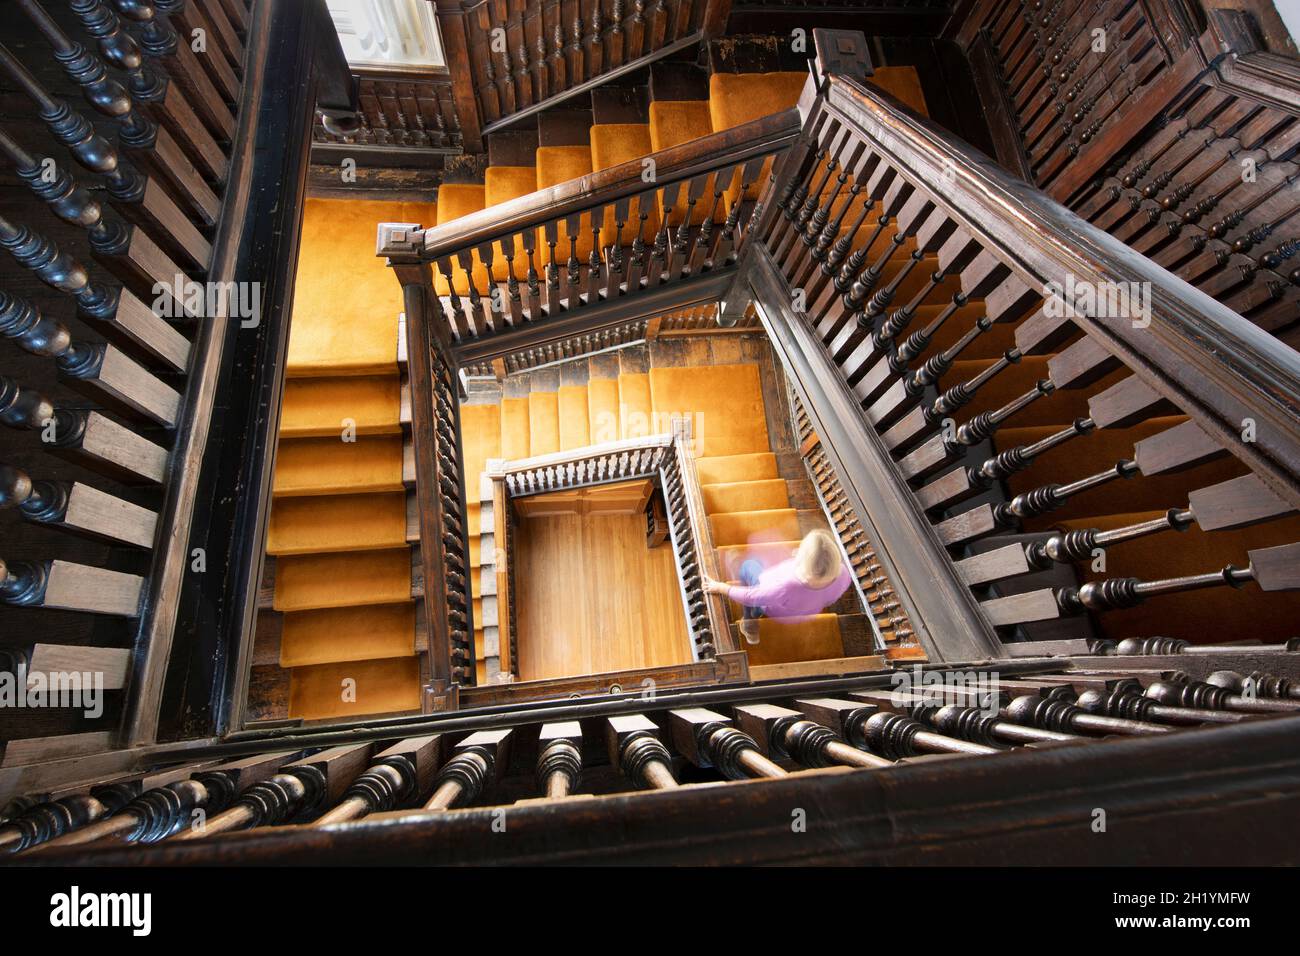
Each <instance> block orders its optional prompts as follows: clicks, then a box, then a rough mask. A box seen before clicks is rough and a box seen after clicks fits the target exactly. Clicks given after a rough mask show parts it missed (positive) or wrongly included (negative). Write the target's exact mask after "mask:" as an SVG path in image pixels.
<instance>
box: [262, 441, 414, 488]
mask: <svg viewBox="0 0 1300 956" xmlns="http://www.w3.org/2000/svg"><path fill="white" fill-rule="evenodd" d="M401 490H402V436H400V435H380V436H376V437H370V436H364V437H359V438H357V439H356V441H341V440H339V438H338V437H333V438H300V439H296V440H294V441H286V442H282V443H281V444H280V451H279V454H278V455H277V456H276V459H275V481H274V485H273V491H274V493H275V494H276V495H277V496H290V495H338V494H354V495H355V494H363V493H373V492H383V491H390V492H396V491H401Z"/></svg>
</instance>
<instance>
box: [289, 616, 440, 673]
mask: <svg viewBox="0 0 1300 956" xmlns="http://www.w3.org/2000/svg"><path fill="white" fill-rule="evenodd" d="M414 654H415V604H414V602H411V601H407V602H405V603H403V604H366V605H361V606H357V607H340V608H324V609H320V610H315V611H297V612H294V613H292V614H286V615H285V616H284V631H283V633H282V635H281V637H280V666H281V667H304V666H307V665H311V664H330V663H337V662H340V661H358V660H369V659H371V658H385V657H402V656H408V655H414Z"/></svg>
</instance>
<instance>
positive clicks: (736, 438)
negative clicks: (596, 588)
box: [461, 335, 874, 683]
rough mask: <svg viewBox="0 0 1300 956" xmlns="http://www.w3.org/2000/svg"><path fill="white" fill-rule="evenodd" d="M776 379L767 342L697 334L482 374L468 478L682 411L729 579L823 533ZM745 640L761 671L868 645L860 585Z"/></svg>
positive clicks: (466, 435)
mask: <svg viewBox="0 0 1300 956" xmlns="http://www.w3.org/2000/svg"><path fill="white" fill-rule="evenodd" d="M775 374H776V373H775V369H774V367H773V366H772V360H771V355H770V353H769V352H768V350H767V348H766V344H765V342H764V340H763V339H762V337H761V336H758V335H747V336H737V335H717V336H697V335H692V336H690V337H689V339H688V338H678V339H672V338H663V339H656V340H653V341H651V342H649V343H646V344H640V345H632V346H629V347H626V348H623V349H619V350H616V351H611V352H604V353H601V354H598V355H593V356H589V357H586V358H580V359H576V360H572V361H567V362H562V363H558V364H555V365H551V366H548V367H545V368H541V369H537V370H534V371H531V372H525V373H520V374H516V375H510V376H507V377H506V378H505V379H504V380H503V381H500V382H498V381H496V380H495V379H482V378H480V379H475V380H472V381H471V383H470V390H469V399H468V402H467V404H465V405H463V406H462V425H463V427H462V436H461V437H462V452H461V453H462V461H463V467H464V473H465V474H466V476H467V480H468V481H469V482H470V483H473V481H474V479H473V477H472V476H475V475H478V474H480V473H481V472H482V470H483V469H484V467H485V466H486V463H487V461H488V460H490V459H493V458H504V459H508V460H509V459H520V458H528V457H533V456H538V455H546V454H551V453H554V452H562V451H568V450H572V449H577V448H582V447H585V446H587V445H596V444H602V443H605V442H610V441H615V440H618V439H626V438H636V437H643V436H646V435H651V434H661V433H665V432H669V431H671V430H672V425H671V422H672V420H673V419H674V418H681V417H685V418H687V419H688V420H689V421H691V422H692V427H693V435H694V437H695V440H696V442H695V445H696V456H697V457H696V464H697V469H698V476H699V482H700V490H701V492H702V495H703V499H704V504H705V511H706V513H707V515H708V518H709V526H710V532H711V534H712V538H713V545H714V546H715V548H716V555H717V559H718V567H719V568H720V569H721V570H722V573H724V574H727V575H729V576H731V577H732V578H733V579H734V576H735V573H736V571H737V569H738V567H739V564H740V562H741V561H743V560H745V558H747V557H756V558H758V559H759V560H762V561H765V562H767V563H773V562H774V561H776V560H783V559H784V558H785V557H786V556H788V554H789V552H790V551H791V550H792V549H793V548H794V547H796V546H797V544H798V540H799V538H800V537H802V535H803V534H805V533H807V532H808V531H810V530H812V529H813V528H817V527H827V522H826V518H825V516H824V515H823V514H822V512H821V511H820V510H819V509H818V505H817V500H816V497H815V494H814V493H813V490H812V487H811V483H810V481H809V480H808V476H807V474H806V472H804V471H803V469H802V466H801V465H800V463H799V460H798V457H797V454H796V453H795V449H794V445H793V439H792V437H791V431H790V425H789V420H788V417H787V413H786V411H785V406H784V402H783V401H782V400H781V398H780V396H781V395H782V394H783V393H782V392H781V391H780V389H779V386H778V385H777V384H776V382H775ZM764 377H766V378H768V382H767V383H766V384H765V383H764V381H763V379H764ZM470 515H471V516H470V533H471V534H475V533H477V532H479V531H480V530H481V528H480V526H479V524H478V506H477V505H472V506H471V508H470ZM474 563H475V574H474V577H473V579H472V580H473V585H474V595H475V612H476V616H475V621H476V623H477V624H480V625H482V626H479V627H478V629H477V630H476V632H475V642H474V643H475V647H476V649H477V650H478V655H479V658H478V661H477V670H478V679H479V682H480V683H482V682H484V681H486V680H488V679H490V678H491V676H492V675H493V673H494V671H493V668H492V667H491V666H490V665H489V659H488V655H487V654H486V653H485V650H484V649H485V648H486V647H488V646H492V645H495V644H496V642H495V641H489V640H487V639H486V638H487V637H489V636H492V635H488V634H485V628H489V629H490V628H491V627H493V626H494V624H495V618H493V617H492V616H491V615H488V616H487V617H486V618H485V617H483V616H481V615H480V614H479V613H478V612H480V611H481V610H482V609H483V581H482V580H481V576H480V573H479V569H480V568H481V567H482V555H481V554H476V555H475V557H474ZM489 563H490V562H489ZM526 586H527V584H526V582H519V583H518V584H517V585H516V587H526ZM556 598H557V599H560V596H559V595H557V596H556ZM730 617H731V619H732V622H733V629H734V624H735V622H736V621H738V620H739V617H740V610H739V608H738V607H736V606H734V605H732V606H731V607H730ZM484 622H486V623H484ZM496 636H497V637H498V638H499V637H500V636H499V635H496ZM521 644H522V642H521ZM739 646H742V647H743V648H744V649H745V650H747V651H748V652H749V654H750V661H751V664H754V665H764V664H782V663H788V662H792V661H810V660H825V659H830V658H845V657H856V656H861V655H864V654H870V653H871V652H872V651H873V650H874V645H873V643H872V638H871V633H870V625H869V623H868V621H867V619H866V617H865V616H864V614H863V610H862V607H861V605H860V603H859V602H858V601H857V599H856V597H855V596H854V595H853V594H852V593H850V594H848V595H845V597H843V598H842V599H841V600H840V601H839V602H837V603H836V604H835V605H834V606H833V607H831V608H828V609H827V613H825V614H822V615H818V616H817V617H815V618H813V619H811V620H809V621H805V622H801V623H798V624H782V623H778V622H775V621H764V622H763V624H762V640H761V643H760V644H759V645H757V646H754V645H746V644H744V643H743V642H739ZM524 653H526V650H521V651H520V654H521V656H523V654H524Z"/></svg>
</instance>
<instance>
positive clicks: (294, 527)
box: [266, 494, 406, 556]
mask: <svg viewBox="0 0 1300 956" xmlns="http://www.w3.org/2000/svg"><path fill="white" fill-rule="evenodd" d="M405 544H406V495H404V494H376V495H328V496H319V497H304V498H277V499H276V500H275V501H274V503H273V504H272V505H271V522H270V531H269V533H268V535H267V545H266V553H267V554H273V555H277V556H278V555H289V554H311V553H313V552H318V551H375V550H383V549H386V548H396V547H400V546H402V545H405Z"/></svg>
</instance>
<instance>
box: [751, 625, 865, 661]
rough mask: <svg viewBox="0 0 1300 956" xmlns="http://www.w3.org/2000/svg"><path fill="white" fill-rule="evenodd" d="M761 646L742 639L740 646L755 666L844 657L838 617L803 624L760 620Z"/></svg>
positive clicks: (759, 634)
mask: <svg viewBox="0 0 1300 956" xmlns="http://www.w3.org/2000/svg"><path fill="white" fill-rule="evenodd" d="M758 637H759V642H758V643H757V644H749V643H746V642H745V639H744V638H743V637H740V638H738V640H739V645H738V646H739V647H741V648H743V649H744V650H745V651H747V652H748V654H749V663H750V665H751V666H754V665H763V664H785V663H788V662H790V661H814V660H820V659H822V658H827V657H843V656H844V655H845V651H844V644H843V642H842V641H841V639H840V623H839V618H838V617H837V616H836V615H834V614H815V615H813V616H812V617H809V618H805V619H803V620H800V621H794V622H786V621H775V620H772V619H771V618H760V619H759V622H758Z"/></svg>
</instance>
